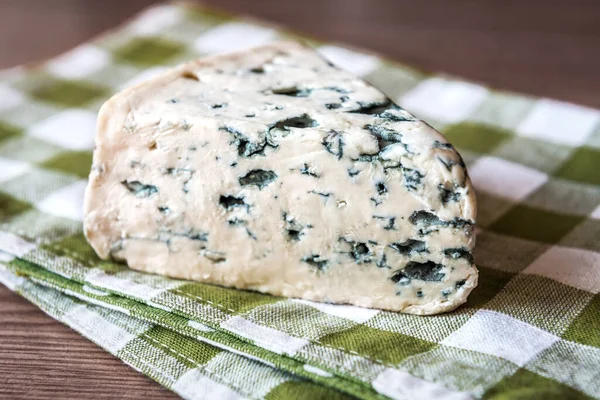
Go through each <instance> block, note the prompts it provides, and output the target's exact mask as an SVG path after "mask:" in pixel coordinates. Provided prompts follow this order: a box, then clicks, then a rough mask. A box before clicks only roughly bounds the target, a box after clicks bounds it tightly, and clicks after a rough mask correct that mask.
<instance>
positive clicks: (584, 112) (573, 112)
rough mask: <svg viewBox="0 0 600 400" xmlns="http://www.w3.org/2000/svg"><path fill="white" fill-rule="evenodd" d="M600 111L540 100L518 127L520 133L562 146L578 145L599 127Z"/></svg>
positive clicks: (560, 102)
mask: <svg viewBox="0 0 600 400" xmlns="http://www.w3.org/2000/svg"><path fill="white" fill-rule="evenodd" d="M598 123H600V112H598V111H597V110H593V109H591V108H587V107H582V106H578V105H575V104H570V103H565V102H562V101H556V100H549V99H541V100H538V101H537V102H536V103H535V105H534V106H533V108H532V109H531V111H530V112H529V114H527V116H526V117H525V119H524V120H523V121H522V122H521V123H520V124H519V126H517V134H518V135H521V136H527V137H533V138H538V139H542V140H548V141H552V142H555V143H559V144H566V145H570V146H579V145H581V144H583V143H584V142H585V140H586V139H587V137H588V136H589V135H590V134H591V133H592V131H593V130H594V128H595V127H596V125H597V124H598Z"/></svg>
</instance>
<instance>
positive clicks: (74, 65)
mask: <svg viewBox="0 0 600 400" xmlns="http://www.w3.org/2000/svg"><path fill="white" fill-rule="evenodd" d="M109 61H110V56H109V55H108V53H107V52H106V51H104V50H101V49H99V48H98V47H96V46H92V45H89V44H84V45H82V46H79V47H76V48H74V49H73V50H71V51H69V52H67V53H65V54H63V55H61V56H59V57H57V58H54V59H52V60H51V61H50V62H48V64H47V65H46V69H47V70H48V71H49V72H50V73H51V74H53V75H56V76H58V77H61V78H65V79H81V78H83V77H85V76H88V75H90V74H92V73H94V72H96V71H99V70H100V69H102V68H104V67H105V66H106V65H107V64H108V62H109Z"/></svg>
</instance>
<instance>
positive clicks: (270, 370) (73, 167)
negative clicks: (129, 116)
mask: <svg viewBox="0 0 600 400" xmlns="http://www.w3.org/2000/svg"><path fill="white" fill-rule="evenodd" d="M282 38H287V39H290V38H292V39H293V38H296V35H294V34H292V33H289V32H283V31H278V30H276V29H273V28H271V27H267V26H262V25H257V24H256V23H249V22H244V21H243V20H239V19H232V18H231V17H228V16H225V15H221V14H215V13H214V12H208V11H206V10H203V9H198V8H192V7H191V6H189V7H188V6H183V5H179V6H169V5H165V6H158V7H155V8H151V9H149V10H147V11H146V12H144V13H143V14H141V15H140V16H139V17H137V18H136V19H135V20H133V21H132V22H130V23H129V24H127V25H126V26H124V27H122V28H120V29H118V30H117V31H116V32H113V33H111V34H108V35H105V36H103V37H101V38H99V39H97V40H95V41H93V42H92V43H88V44H84V45H82V46H80V47H77V48H76V49H74V50H72V51H70V52H68V53H66V54H64V55H62V56H60V57H58V58H56V59H53V60H51V61H49V62H48V63H45V64H44V65H41V66H39V67H36V68H33V69H16V70H13V71H9V72H5V73H4V74H3V75H2V80H1V81H0V250H2V252H1V253H0V263H1V264H2V265H3V269H2V270H0V281H2V282H3V283H4V284H5V285H7V286H8V287H9V288H11V289H13V290H15V291H17V292H18V293H20V294H21V295H23V296H24V297H26V298H27V299H29V300H30V301H32V302H33V303H35V304H36V305H38V306H39V307H40V308H41V309H43V310H44V311H45V312H47V313H48V314H50V315H51V316H53V317H54V318H56V319H58V320H60V321H62V322H63V323H65V324H67V325H69V326H70V327H72V328H73V329H75V330H77V331H78V332H80V333H81V334H82V335H84V336H86V337H88V338H89V339H91V340H92V341H94V342H95V343H97V344H98V345H100V346H102V347H103V348H105V349H106V350H107V351H109V352H111V353H112V354H114V355H115V356H117V357H119V358H120V359H122V360H123V361H124V362H126V363H127V364H129V365H131V366H132V367H134V368H136V369H138V370H140V371H141V372H143V373H144V374H146V375H148V376H150V377H151V378H153V379H155V380H156V381H157V382H159V383H160V384H162V385H164V386H166V387H168V388H170V389H172V390H174V391H175V392H177V393H178V394H180V395H181V396H183V397H185V398H189V399H204V398H225V399H238V398H269V399H278V398H282V399H311V400H312V399H318V398H324V399H335V398H344V397H352V396H355V397H359V398H365V399H371V398H372V399H375V398H377V399H381V398H385V397H389V398H393V399H405V398H406V399H431V398H436V399H468V398H480V397H483V398H494V399H509V398H511V399H512V398H517V397H519V398H531V396H534V395H538V396H539V398H545V399H546V398H561V399H562V398H594V397H595V398H600V294H599V291H600V112H599V111H597V110H593V109H589V108H585V107H580V106H576V105H572V104H566V103H561V102H558V101H553V100H548V99H539V98H534V97H530V96H523V95H516V94H511V93H504V92H499V91H494V90H491V89H489V88H487V87H484V86H481V85H478V84H473V83H468V82H465V81H461V80H457V79H454V78H451V77H447V76H441V75H430V74H427V73H424V72H420V71H416V70H413V69H410V68H408V67H406V66H403V65H398V64H396V63H393V62H390V61H387V60H384V59H381V58H379V57H377V56H374V55H370V54H366V53H362V52H357V51H351V50H348V49H345V48H342V47H338V46H335V45H330V44H325V43H319V42H317V41H315V40H309V41H308V42H309V44H311V45H314V46H315V47H317V48H318V50H319V51H320V52H321V53H322V54H323V55H325V56H326V57H327V58H329V59H330V60H331V61H332V62H333V63H335V64H337V65H339V66H341V67H342V68H345V69H348V70H350V71H352V72H353V73H355V74H357V75H359V76H362V77H363V78H364V79H366V80H368V81H370V82H371V83H373V84H374V85H375V86H377V87H379V88H381V89H382V90H383V91H384V92H386V93H387V94H388V95H389V96H390V97H391V98H393V99H396V100H397V101H398V102H399V103H400V104H401V105H402V106H404V107H405V108H407V109H408V110H410V111H411V112H414V113H416V114H417V115H418V116H420V117H422V118H424V119H426V120H427V121H429V122H430V123H431V124H432V125H433V126H435V127H436V128H438V129H439V130H441V131H442V132H443V133H444V134H445V135H446V136H447V137H448V139H450V140H451V141H452V142H453V143H454V144H455V145H456V147H457V148H458V149H459V150H460V151H461V153H462V155H463V157H464V158H465V160H466V162H467V164H468V165H469V171H470V173H471V177H472V179H473V182H474V184H475V187H476V189H477V193H478V199H479V221H478V238H477V241H478V245H477V250H476V255H475V257H476V261H477V265H478V267H479V270H480V283H479V287H478V288H477V289H476V290H475V291H474V292H473V293H472V294H471V297H470V298H469V301H468V303H467V304H466V305H465V306H463V307H461V308H460V309H459V310H457V311H455V312H452V313H449V314H444V315H438V316H430V317H422V316H414V315H404V314H397V313H393V312H385V311H380V310H371V309H361V308H355V307H350V306H337V305H330V304H320V303H313V302H309V301H303V300H291V299H283V298H279V297H274V296H269V295H263V294H259V293H253V292H246V291H236V290H232V289H226V288H220V287H215V286H210V285H204V284H200V283H192V282H187V281H180V280H172V279H167V278H164V277H161V276H155V275H147V274H143V273H139V272H135V271H131V270H128V269H127V268H126V267H125V266H123V265H120V264H116V263H112V262H107V261H102V260H100V259H98V258H97V256H96V255H95V254H94V252H93V251H92V249H91V248H90V246H89V245H88V244H87V243H86V241H85V239H84V237H83V235H82V227H81V218H82V214H81V208H82V197H83V190H84V187H85V185H86V177H87V175H88V172H89V169H90V164H91V158H92V148H93V144H94V141H93V138H94V124H95V116H96V112H97V110H98V108H99V106H100V104H101V103H102V102H103V101H104V100H106V99H107V98H108V97H109V96H110V94H111V93H114V92H116V91H118V90H120V89H121V88H124V87H126V86H129V85H131V84H133V83H135V82H139V81H141V80H144V79H147V78H149V77H151V76H153V75H156V74H157V73H160V72H162V71H163V70H164V69H165V68H166V67H167V66H170V65H174V64H177V63H178V62H180V61H184V60H189V59H194V58H197V57H199V56H203V55H206V54H213V53H218V52H227V51H234V50H239V49H242V48H246V47H251V46H255V45H260V44H264V43H267V42H270V41H273V40H276V39H282ZM553 396H554V397H553Z"/></svg>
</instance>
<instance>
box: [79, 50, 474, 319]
mask: <svg viewBox="0 0 600 400" xmlns="http://www.w3.org/2000/svg"><path fill="white" fill-rule="evenodd" d="M475 214H476V203H475V196H474V192H473V188H472V186H471V182H470V180H469V177H468V175H467V172H466V170H465V165H464V163H463V161H462V159H461V158H460V156H459V154H458V153H457V152H456V151H455V149H454V148H453V147H452V145H451V144H450V143H448V142H447V141H446V139H445V138H444V137H443V136H442V135H440V134H439V133H438V132H436V131H435V130H434V129H433V128H431V127H430V126H429V125H427V124H426V123H425V122H423V121H420V120H418V119H417V118H415V117H414V116H412V115H411V114H409V113H408V112H407V111H405V110H403V109H401V108H400V107H398V106H397V105H395V104H394V103H392V102H391V100H390V99H389V98H387V97H386V96H385V95H384V94H382V93H381V92H380V91H379V90H377V89H375V88H373V87H372V86H370V85H369V84H367V83H366V82H364V81H362V80H360V79H358V78H356V77H354V76H352V75H351V74H349V73H347V72H345V71H343V70H340V69H338V68H336V67H334V66H333V65H331V64H329V63H328V62H327V61H325V60H324V59H323V58H321V57H320V56H319V55H318V54H317V53H316V52H314V51H313V50H312V49H309V48H307V47H304V46H302V45H299V44H296V43H277V44H273V45H269V46H266V47H260V48H256V49H253V50H250V51H246V52H240V53H235V54H229V55H219V56H215V57H210V58H205V59H202V60H199V61H194V62H190V63H187V64H183V65H181V66H179V67H177V68H175V69H173V70H171V71H169V72H167V73H165V74H164V75H162V76H160V77H157V78H155V79H152V80H150V81H147V82H145V83H142V84H140V85H138V86H135V87H132V88H129V89H127V90H125V91H123V92H121V93H119V94H117V95H115V96H114V97H113V98H111V99H110V100H109V101H108V102H106V104H104V106H103V107H102V109H101V111H100V114H99V119H98V130H97V134H96V148H95V150H94V161H93V166H92V171H91V173H90V181H89V185H88V187H87V190H86V195H85V217H84V230H85V235H86V237H87V239H88V241H89V243H90V244H91V245H92V247H93V248H94V250H95V251H96V252H97V254H98V255H99V256H100V257H101V258H103V259H114V260H120V261H124V262H126V263H127V264H128V265H129V266H130V267H131V268H133V269H137V270H141V271H147V272H152V273H157V274H163V275H167V276H171V277H176V278H185V279H191V280H197V281H201V282H209V283H213V284H219V285H223V286H228V287H235V288H240V289H252V290H257V291H260V292H264V293H271V294H274V295H282V296H288V297H297V298H303V299H308V300H314V301H323V302H333V303H347V304H353V305H357V306H363V307H373V308H380V309H386V310H395V311H402V312H407V313H413V314H435V313H439V312H443V311H448V310H452V309H454V308H456V307H457V306H459V305H460V304H462V303H464V302H465V300H466V298H467V295H468V294H469V292H470V291H471V290H472V289H473V287H475V286H476V284H477V270H476V268H475V265H474V262H473V256H472V250H473V246H474V243H475V237H474V230H473V229H474V223H475Z"/></svg>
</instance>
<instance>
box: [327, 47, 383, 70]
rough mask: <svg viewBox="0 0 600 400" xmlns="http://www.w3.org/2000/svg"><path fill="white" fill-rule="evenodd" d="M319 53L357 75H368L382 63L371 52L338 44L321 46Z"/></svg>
mask: <svg viewBox="0 0 600 400" xmlns="http://www.w3.org/2000/svg"><path fill="white" fill-rule="evenodd" d="M317 51H318V52H319V53H321V55H322V56H323V57H325V58H326V59H328V60H329V61H331V62H332V63H333V64H335V65H337V66H338V67H340V68H342V69H345V70H346V71H349V72H351V73H353V74H354V75H357V76H364V75H367V74H368V73H369V72H372V71H374V70H375V69H377V67H379V64H381V60H380V59H379V58H378V57H375V56H373V55H371V54H364V53H359V52H357V51H352V50H348V49H345V48H343V47H338V46H330V45H327V46H321V47H319V48H318V49H317Z"/></svg>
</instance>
